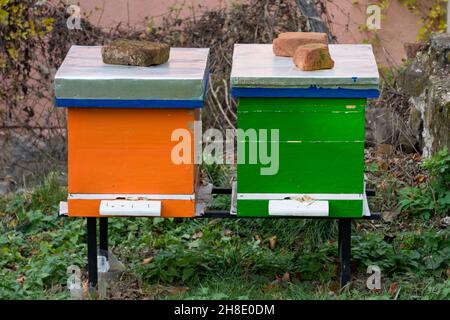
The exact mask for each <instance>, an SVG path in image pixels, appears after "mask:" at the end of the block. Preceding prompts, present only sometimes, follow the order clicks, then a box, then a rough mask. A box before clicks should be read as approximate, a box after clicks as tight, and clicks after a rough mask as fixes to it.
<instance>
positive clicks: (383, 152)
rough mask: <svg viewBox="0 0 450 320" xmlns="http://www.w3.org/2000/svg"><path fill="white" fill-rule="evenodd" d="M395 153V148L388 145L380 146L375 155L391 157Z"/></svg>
mask: <svg viewBox="0 0 450 320" xmlns="http://www.w3.org/2000/svg"><path fill="white" fill-rule="evenodd" d="M393 153H394V147H393V146H392V145H390V144H387V143H382V144H379V145H378V147H377V151H376V152H375V154H376V155H377V156H390V155H392V154H393Z"/></svg>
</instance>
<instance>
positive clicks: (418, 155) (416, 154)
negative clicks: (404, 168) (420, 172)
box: [412, 153, 422, 162]
mask: <svg viewBox="0 0 450 320" xmlns="http://www.w3.org/2000/svg"><path fill="white" fill-rule="evenodd" d="M412 158H413V160H414V161H417V162H419V161H421V160H422V156H421V155H420V154H419V153H415V154H414V155H413V157H412Z"/></svg>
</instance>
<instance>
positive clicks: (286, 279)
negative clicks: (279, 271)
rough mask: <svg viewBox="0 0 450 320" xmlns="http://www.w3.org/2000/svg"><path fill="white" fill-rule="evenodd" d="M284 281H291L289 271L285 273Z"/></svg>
mask: <svg viewBox="0 0 450 320" xmlns="http://www.w3.org/2000/svg"><path fill="white" fill-rule="evenodd" d="M282 279H283V281H288V282H289V281H291V275H290V274H289V272H285V273H284V274H283V278H282Z"/></svg>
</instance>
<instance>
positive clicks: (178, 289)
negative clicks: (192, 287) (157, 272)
mask: <svg viewBox="0 0 450 320" xmlns="http://www.w3.org/2000/svg"><path fill="white" fill-rule="evenodd" d="M188 290H189V288H186V287H171V288H168V289H167V291H168V292H169V293H170V294H180V293H185V292H187V291H188Z"/></svg>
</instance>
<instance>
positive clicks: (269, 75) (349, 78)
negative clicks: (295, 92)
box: [231, 44, 379, 92]
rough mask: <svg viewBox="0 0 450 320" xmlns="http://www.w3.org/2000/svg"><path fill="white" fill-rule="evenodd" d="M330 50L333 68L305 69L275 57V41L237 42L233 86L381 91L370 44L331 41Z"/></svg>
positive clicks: (232, 76) (290, 59)
mask: <svg viewBox="0 0 450 320" xmlns="http://www.w3.org/2000/svg"><path fill="white" fill-rule="evenodd" d="M329 50H330V55H331V57H332V58H333V60H334V61H335V66H334V68H333V69H329V70H317V71H302V70H300V69H298V68H297V67H296V66H295V64H294V63H293V61H292V58H289V57H279V56H275V55H274V54H273V52H272V44H235V45H234V54H233V67H232V71H231V86H232V87H233V88H272V89H274V88H279V89H285V88H291V89H296V88H298V89H308V88H311V87H314V88H328V89H362V90H378V86H379V74H378V68H377V64H376V61H375V57H374V55H373V52H372V46H371V45H365V44H330V45H329ZM240 92H242V91H240ZM247 92H250V91H247Z"/></svg>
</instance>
